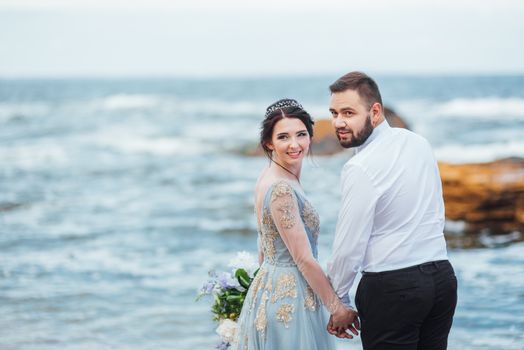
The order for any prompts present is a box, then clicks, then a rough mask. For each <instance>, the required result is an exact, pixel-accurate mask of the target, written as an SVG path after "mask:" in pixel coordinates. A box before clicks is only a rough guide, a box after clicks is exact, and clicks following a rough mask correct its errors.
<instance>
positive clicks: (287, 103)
mask: <svg viewBox="0 0 524 350" xmlns="http://www.w3.org/2000/svg"><path fill="white" fill-rule="evenodd" d="M288 107H297V108H300V109H304V107H302V105H301V104H300V103H298V102H297V101H296V100H293V99H290V98H285V99H282V100H280V101H277V102H275V103H273V104H272V105H271V106H269V107H268V108H267V109H266V115H265V116H264V118H267V117H268V116H269V115H270V114H271V113H273V112H274V111H276V110H277V109H282V108H288Z"/></svg>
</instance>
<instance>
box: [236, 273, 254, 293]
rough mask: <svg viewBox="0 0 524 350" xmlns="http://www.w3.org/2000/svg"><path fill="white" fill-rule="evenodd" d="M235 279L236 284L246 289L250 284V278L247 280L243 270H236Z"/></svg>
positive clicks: (247, 277) (246, 274) (247, 276)
mask: <svg viewBox="0 0 524 350" xmlns="http://www.w3.org/2000/svg"><path fill="white" fill-rule="evenodd" d="M235 277H236V278H237V279H238V283H240V285H241V286H242V287H244V288H246V289H248V288H249V285H250V284H251V278H249V275H248V273H247V272H246V270H244V269H238V270H236V272H235Z"/></svg>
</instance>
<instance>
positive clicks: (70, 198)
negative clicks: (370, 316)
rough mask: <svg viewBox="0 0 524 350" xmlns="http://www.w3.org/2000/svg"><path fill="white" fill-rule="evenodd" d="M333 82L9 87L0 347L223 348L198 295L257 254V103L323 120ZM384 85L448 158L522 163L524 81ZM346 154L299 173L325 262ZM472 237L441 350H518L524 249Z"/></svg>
mask: <svg viewBox="0 0 524 350" xmlns="http://www.w3.org/2000/svg"><path fill="white" fill-rule="evenodd" d="M337 77H338V76H335V75H334V76H312V77H268V78H251V79H247V78H230V79H225V78H214V79H189V78H165V79H160V78H156V79H131V78H129V79H123V78H122V79H11V80H5V79H4V80H0V349H177V350H178V349H202V350H203V349H210V348H213V347H214V346H215V345H216V343H218V336H217V335H216V334H215V333H214V330H215V327H216V325H215V324H214V323H213V322H212V320H211V313H210V310H209V309H210V304H211V301H210V300H206V299H203V300H200V301H199V302H195V297H196V294H197V292H198V290H199V288H200V287H201V285H202V283H203V282H204V281H205V280H206V279H207V273H208V271H210V270H218V271H220V270H223V269H227V263H228V261H229V260H230V259H231V258H233V257H234V256H235V254H236V252H237V251H241V250H245V251H249V252H253V253H255V251H256V233H255V231H256V224H255V219H254V216H253V204H252V192H253V187H254V183H255V180H256V178H257V176H258V173H259V172H260V170H261V169H262V168H263V167H264V166H265V165H266V164H267V160H266V159H264V158H262V157H250V156H246V155H245V154H246V150H247V149H253V147H255V146H256V144H257V138H258V133H259V124H260V121H261V120H262V117H263V115H264V111H265V108H266V106H267V105H269V104H270V103H272V102H273V101H275V100H277V99H280V98H283V97H291V98H296V99H297V100H299V101H300V102H301V103H302V104H303V105H304V107H305V108H306V109H307V110H308V111H309V112H310V113H311V114H312V115H313V116H314V118H316V119H320V118H329V112H328V101H329V92H328V88H327V87H328V85H329V84H330V83H331V82H333V81H334V80H335V79H336V78H337ZM376 80H377V82H378V84H379V86H380V87H381V92H382V97H383V100H384V103H385V105H387V106H389V107H391V108H393V109H394V110H395V111H396V112H397V113H398V114H399V115H401V116H402V117H403V118H404V120H405V121H406V122H407V123H408V124H409V126H410V128H411V129H412V130H413V131H415V132H417V133H419V134H421V135H422V136H424V137H426V138H427V139H428V140H429V142H430V143H431V144H432V146H433V148H434V151H435V154H436V156H437V158H438V159H439V160H443V161H449V162H456V163H461V162H479V161H490V160H494V159H499V158H504V157H524V76H444V77H436V76H393V75H384V76H377V77H376ZM347 159H348V154H347V153H344V152H343V153H339V154H337V155H335V156H329V157H323V156H314V157H313V159H312V160H306V161H305V163H304V169H303V171H302V179H301V182H302V184H303V187H304V189H305V191H306V193H307V194H308V196H309V198H310V200H311V202H312V203H313V205H314V206H315V207H316V209H317V211H318V212H319V214H320V219H321V237H320V241H319V245H320V246H319V255H320V258H319V260H320V262H321V264H322V266H324V267H325V263H326V261H327V259H328V257H329V254H330V249H331V247H330V244H331V241H332V238H333V233H334V227H335V224H336V217H337V210H338V201H339V193H338V189H339V187H338V186H339V182H338V177H339V173H340V170H341V168H342V165H343V164H344V163H345V161H346V160H347ZM448 224H449V225H453V224H454V223H448ZM480 242H481V243H482V242H484V244H481V245H480V246H479V247H478V248H475V249H458V248H451V249H450V252H449V255H450V260H451V262H452V263H453V264H454V266H455V269H456V273H457V276H458V280H459V304H458V307H457V312H456V315H455V319H454V325H453V328H452V331H451V334H450V338H449V348H450V349H460V350H470V349H471V350H473V349H475V350H479V349H486V350H487V349H489V350H494V349H520V350H522V349H524V346H523V344H524V242H522V240H521V239H516V240H511V242H510V241H508V240H504V239H503V240H499V239H497V238H493V237H488V236H486V237H484V236H482V237H481V239H480ZM354 289H355V288H353V293H354ZM346 343H349V344H350V346H348V345H347V344H346ZM344 344H346V345H344ZM339 345H340V348H352V349H358V348H361V346H360V342H359V340H358V339H356V340H352V341H349V342H348V341H345V342H342V341H341V342H339Z"/></svg>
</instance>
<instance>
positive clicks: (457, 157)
mask: <svg viewBox="0 0 524 350" xmlns="http://www.w3.org/2000/svg"><path fill="white" fill-rule="evenodd" d="M435 155H436V157H437V159H438V160H442V161H446V162H452V163H463V162H490V161H494V160H497V159H501V158H508V157H522V158H524V142H523V141H511V142H507V143H492V144H477V145H458V144H455V145H445V146H441V147H437V148H436V149H435Z"/></svg>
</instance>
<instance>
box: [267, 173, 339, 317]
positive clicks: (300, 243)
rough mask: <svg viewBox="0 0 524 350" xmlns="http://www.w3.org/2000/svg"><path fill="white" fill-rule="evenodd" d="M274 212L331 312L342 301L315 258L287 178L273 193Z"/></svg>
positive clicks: (288, 244)
mask: <svg viewBox="0 0 524 350" xmlns="http://www.w3.org/2000/svg"><path fill="white" fill-rule="evenodd" d="M270 210H271V215H272V216H273V219H274V221H275V225H276V227H277V229H278V232H279V234H280V236H281V237H282V240H283V241H284V243H285V245H286V247H287V249H288V250H289V253H290V254H291V256H292V257H293V260H294V262H295V264H297V267H298V269H299V270H300V272H301V273H302V275H303V276H304V278H305V279H306V281H307V282H308V284H309V286H310V287H311V288H312V289H313V291H314V292H315V293H316V294H317V295H318V296H319V297H320V299H321V300H322V303H323V304H324V305H325V306H326V307H327V309H328V310H329V312H330V313H331V314H333V313H335V311H336V310H337V308H338V306H339V305H340V304H341V302H340V300H339V298H338V296H337V295H336V294H335V292H334V290H333V288H332V287H331V284H330V282H329V280H328V278H327V277H326V275H325V274H324V271H322V268H321V267H320V265H319V264H318V262H317V261H316V259H315V258H314V257H313V253H312V252H311V246H310V244H309V240H308V238H307V234H306V231H305V228H304V224H303V222H302V220H301V218H300V212H299V209H298V202H297V198H296V195H295V193H294V191H293V188H292V187H291V185H290V184H288V183H287V182H285V181H281V182H279V183H277V184H276V185H275V186H274V188H273V192H272V193H271V202H270Z"/></svg>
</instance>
